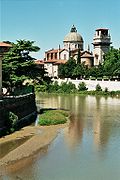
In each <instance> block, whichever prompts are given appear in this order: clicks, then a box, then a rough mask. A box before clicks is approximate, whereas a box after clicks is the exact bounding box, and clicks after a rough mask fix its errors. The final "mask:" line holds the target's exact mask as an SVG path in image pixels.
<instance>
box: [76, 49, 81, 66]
mask: <svg viewBox="0 0 120 180" xmlns="http://www.w3.org/2000/svg"><path fill="white" fill-rule="evenodd" d="M77 64H81V55H80V48H79V49H78V56H77Z"/></svg>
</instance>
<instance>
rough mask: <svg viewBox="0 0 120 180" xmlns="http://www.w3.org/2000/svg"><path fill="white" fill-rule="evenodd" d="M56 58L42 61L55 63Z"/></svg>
mask: <svg viewBox="0 0 120 180" xmlns="http://www.w3.org/2000/svg"><path fill="white" fill-rule="evenodd" d="M56 61H57V60H55V59H52V60H48V61H44V63H55V62H56Z"/></svg>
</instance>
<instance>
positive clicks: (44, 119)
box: [38, 110, 68, 126]
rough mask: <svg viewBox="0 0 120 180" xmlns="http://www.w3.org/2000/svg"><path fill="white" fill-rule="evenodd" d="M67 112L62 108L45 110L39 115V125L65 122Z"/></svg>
mask: <svg viewBox="0 0 120 180" xmlns="http://www.w3.org/2000/svg"><path fill="white" fill-rule="evenodd" d="M67 116H68V112H66V111H63V110H47V111H44V112H43V114H41V115H40V116H39V121H38V124H39V125H42V126H43V125H56V124H64V123H66V122H67Z"/></svg>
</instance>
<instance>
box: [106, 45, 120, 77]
mask: <svg viewBox="0 0 120 180" xmlns="http://www.w3.org/2000/svg"><path fill="white" fill-rule="evenodd" d="M103 67H104V70H105V73H104V75H106V76H118V77H120V49H114V48H113V47H111V49H110V50H109V52H108V53H107V54H106V55H105V60H104V63H103Z"/></svg>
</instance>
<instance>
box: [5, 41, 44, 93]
mask: <svg viewBox="0 0 120 180" xmlns="http://www.w3.org/2000/svg"><path fill="white" fill-rule="evenodd" d="M33 44H34V41H26V40H17V43H16V44H15V43H12V48H10V50H9V51H8V52H7V53H6V55H5V56H4V58H3V62H2V64H3V87H6V88H7V89H8V91H9V92H11V91H12V90H13V89H14V88H15V87H17V86H22V83H23V81H24V80H26V79H33V80H35V79H37V80H41V79H43V76H44V70H41V71H40V70H39V69H37V68H36V64H35V62H34V58H33V57H31V56H30V54H29V53H30V52H37V51H39V50H40V48H39V47H37V46H34V45H33Z"/></svg>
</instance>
